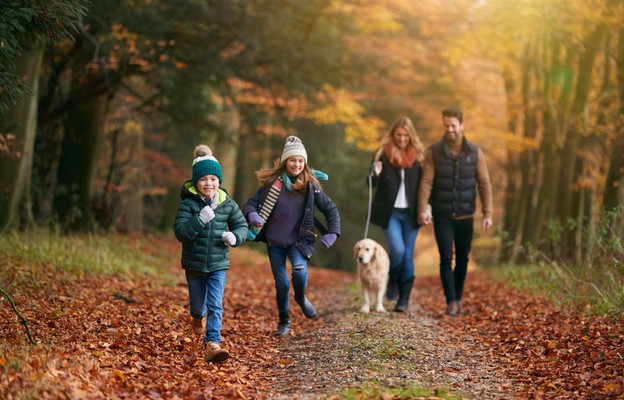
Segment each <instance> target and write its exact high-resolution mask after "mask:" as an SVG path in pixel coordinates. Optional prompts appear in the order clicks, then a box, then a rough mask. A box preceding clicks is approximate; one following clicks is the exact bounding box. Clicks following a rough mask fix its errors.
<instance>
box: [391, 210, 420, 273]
mask: <svg viewBox="0 0 624 400" xmlns="http://www.w3.org/2000/svg"><path fill="white" fill-rule="evenodd" d="M384 233H385V235H386V239H387V240H388V256H389V257H390V273H391V274H392V275H394V276H396V277H397V278H398V280H399V282H405V281H407V280H409V279H411V278H413V277H414V246H415V245H416V237H417V236H418V225H417V224H416V221H415V219H414V217H413V216H412V213H410V211H409V209H407V208H395V209H393V210H392V214H390V220H389V221H388V227H387V228H386V229H384ZM397 268H400V270H397Z"/></svg>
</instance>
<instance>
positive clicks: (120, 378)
mask: <svg viewBox="0 0 624 400" xmlns="http://www.w3.org/2000/svg"><path fill="white" fill-rule="evenodd" d="M125 240H127V241H128V242H129V243H133V242H134V240H133V238H132V237H130V238H127V239H125ZM145 242H146V241H145V240H142V241H137V243H139V244H137V251H145V252H150V251H154V250H153V249H156V248H157V249H159V252H161V251H163V249H165V250H166V251H167V252H168V254H169V256H167V259H166V260H162V262H163V263H165V265H170V268H171V271H172V273H173V274H174V276H176V277H177V278H176V279H177V282H175V283H174V284H173V285H171V284H169V285H167V284H165V283H163V282H161V281H160V280H159V279H157V278H155V277H145V276H136V277H133V278H131V279H126V278H123V279H122V278H118V277H114V276H108V277H103V276H92V275H84V276H81V277H78V278H76V277H74V276H70V275H68V274H66V273H64V272H62V271H59V270H57V269H54V268H52V266H49V268H48V267H45V268H37V269H29V268H28V266H24V265H17V264H18V262H17V261H15V260H0V268H2V269H5V268H6V269H5V271H9V273H8V274H7V275H6V281H5V282H2V286H3V287H4V288H6V289H7V290H8V291H9V293H11V295H12V297H13V299H14V300H15V303H16V305H17V307H18V308H19V309H20V311H21V313H22V314H23V316H24V317H25V318H27V320H28V321H29V326H30V330H31V332H32V333H33V336H34V337H35V339H36V340H37V341H38V345H37V346H32V345H30V344H29V343H28V340H27V337H26V335H25V332H24V327H23V326H22V325H21V323H20V321H19V320H18V318H17V317H16V315H15V314H14V313H13V311H12V310H11V308H10V306H9V304H8V302H7V301H5V300H4V299H2V300H1V301H0V320H1V321H3V323H2V324H0V338H2V340H0V398H2V399H27V398H37V399H210V398H215V399H230V398H244V399H290V398H299V399H313V398H323V397H324V396H328V395H332V394H333V393H335V392H336V391H338V390H344V389H346V388H348V387H353V386H356V387H357V386H362V385H368V384H376V385H379V386H381V387H401V386H406V385H412V386H415V387H424V388H428V389H431V390H436V389H438V390H444V391H446V392H448V393H452V394H454V395H457V396H460V397H463V398H470V399H512V398H522V399H525V398H530V399H542V398H544V399H546V398H548V399H551V398H552V399H579V398H580V399H585V398H589V399H593V398H595V399H604V398H614V399H615V398H617V399H622V398H624V362H623V355H624V350H623V349H624V328H622V321H616V320H612V319H604V318H596V317H589V316H586V315H584V314H582V313H579V312H577V311H575V310H561V309H558V308H555V307H553V306H552V305H551V304H550V303H548V302H547V301H545V300H542V299H539V298H537V297H535V296H532V295H530V294H526V293H518V292H516V291H514V290H512V289H510V288H509V287H508V286H506V285H504V284H503V283H500V282H496V281H493V280H491V279H489V278H488V275H487V273H486V272H484V271H478V270H472V271H471V272H470V273H469V275H468V279H467V284H466V296H465V299H464V302H463V305H464V308H465V309H466V310H467V312H468V313H467V314H466V315H462V316H460V317H456V318H451V317H448V316H445V315H444V314H443V310H444V303H443V296H442V293H441V289H440V282H439V278H437V277H436V276H432V277H418V278H417V279H416V283H415V288H414V291H413V292H412V303H411V306H410V311H409V312H408V313H406V314H397V313H394V312H389V313H387V314H377V313H371V314H366V315H364V314H361V313H359V312H357V310H358V309H359V307H360V301H361V300H360V295H359V292H358V290H357V286H356V285H355V276H354V275H353V274H349V273H345V272H339V271H331V270H324V269H318V268H314V267H311V268H310V281H309V291H308V293H309V297H310V299H311V300H312V301H313V302H314V303H315V305H316V307H317V310H318V311H319V316H318V317H317V318H315V319H314V320H307V319H305V317H303V316H302V315H301V313H300V312H298V310H296V309H293V315H292V332H291V335H290V336H289V337H288V338H281V339H276V338H274V337H273V336H272V335H271V333H272V331H273V330H274V329H275V325H276V322H277V321H276V316H275V313H276V312H275V306H274V288H273V282H272V277H271V274H270V269H269V266H268V261H267V259H266V255H265V254H263V253H257V252H255V251H253V250H252V249H250V248H246V247H243V248H240V249H236V250H234V251H233V252H232V267H231V270H230V272H228V286H227V289H226V298H225V301H224V308H225V314H224V323H223V330H222V336H223V338H224V340H223V343H222V344H223V346H224V347H226V348H228V350H230V353H231V357H230V359H228V360H227V361H226V362H224V363H222V364H206V363H205V362H203V360H202V348H201V338H199V337H197V336H195V335H193V334H192V332H191V330H190V324H189V317H188V300H187V293H186V287H185V283H184V278H183V275H182V274H181V272H180V270H179V264H178V263H179V261H178V257H179V245H178V243H177V242H175V241H174V240H170V239H168V238H162V237H154V238H150V239H149V240H148V243H149V245H147V246H146V245H144V243H145ZM386 306H387V308H389V309H391V307H392V304H391V303H389V302H387V303H386ZM295 307H296V306H295ZM4 321H6V322H4ZM379 397H381V395H380V396H379ZM397 398H398V397H394V399H397ZM384 399H393V397H392V396H388V395H386V396H384Z"/></svg>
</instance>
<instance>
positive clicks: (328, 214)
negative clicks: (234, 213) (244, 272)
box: [243, 182, 340, 259]
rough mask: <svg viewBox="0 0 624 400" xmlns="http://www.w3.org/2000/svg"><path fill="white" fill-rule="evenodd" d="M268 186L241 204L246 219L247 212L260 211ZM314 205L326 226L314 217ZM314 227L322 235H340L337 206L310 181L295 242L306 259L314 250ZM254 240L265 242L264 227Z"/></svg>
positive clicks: (283, 188)
mask: <svg viewBox="0 0 624 400" xmlns="http://www.w3.org/2000/svg"><path fill="white" fill-rule="evenodd" d="M270 187H271V185H270V184H269V185H267V187H261V188H259V189H258V191H257V192H256V194H254V195H253V196H251V197H250V198H249V200H247V203H245V205H244V206H243V214H244V215H245V218H247V220H249V213H251V212H253V211H255V212H259V211H260V207H261V205H262V203H264V201H265V199H266V196H267V194H268V191H269V188H270ZM282 190H288V189H287V188H286V185H284V186H282ZM276 207H279V204H278V205H276ZM315 207H316V208H318V209H319V210H320V211H321V212H322V213H323V215H324V216H325V220H326V221H327V228H325V227H324V226H323V225H322V224H321V223H320V221H318V219H316V218H315V217H314V208H315ZM270 220H271V217H270V216H269V221H270ZM269 221H267V223H269ZM265 225H266V224H265ZM315 227H316V228H317V229H318V230H319V231H320V232H321V234H323V235H324V234H326V233H335V234H336V235H337V236H340V214H339V213H338V207H336V205H335V204H334V202H333V201H332V200H331V199H330V198H329V196H328V195H327V194H326V193H325V192H323V191H322V190H321V188H320V187H319V186H318V185H317V184H316V183H315V182H311V183H310V188H309V190H308V198H307V200H306V206H305V215H304V217H303V222H302V224H301V227H300V228H299V237H298V238H297V242H296V246H297V248H298V249H299V250H300V251H301V253H302V254H303V255H304V256H306V258H308V259H309V258H310V257H312V253H313V252H314V247H315V239H316V236H317V235H316V233H315V232H314V228H315ZM254 241H261V242H266V235H265V232H264V227H263V229H262V230H260V232H259V233H258V236H256V238H255V239H254Z"/></svg>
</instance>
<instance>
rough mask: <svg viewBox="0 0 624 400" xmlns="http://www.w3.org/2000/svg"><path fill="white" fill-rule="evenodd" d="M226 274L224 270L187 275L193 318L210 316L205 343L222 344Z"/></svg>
mask: <svg viewBox="0 0 624 400" xmlns="http://www.w3.org/2000/svg"><path fill="white" fill-rule="evenodd" d="M225 273H226V270H224V269H222V270H218V271H214V272H210V273H207V274H203V275H189V274H188V273H187V274H186V282H187V284H188V292H189V302H190V303H191V316H192V317H193V318H197V319H201V318H203V317H205V316H206V313H207V314H208V321H207V323H206V336H205V337H204V343H206V342H213V343H216V344H219V343H221V323H222V321H223V292H224V290H225Z"/></svg>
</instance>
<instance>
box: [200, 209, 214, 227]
mask: <svg viewBox="0 0 624 400" xmlns="http://www.w3.org/2000/svg"><path fill="white" fill-rule="evenodd" d="M214 216H215V213H214V210H213V209H212V208H210V206H206V207H204V208H202V209H201V211H200V212H199V220H200V221H201V222H203V223H204V224H207V223H208V222H210V221H212V219H213V218H214Z"/></svg>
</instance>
